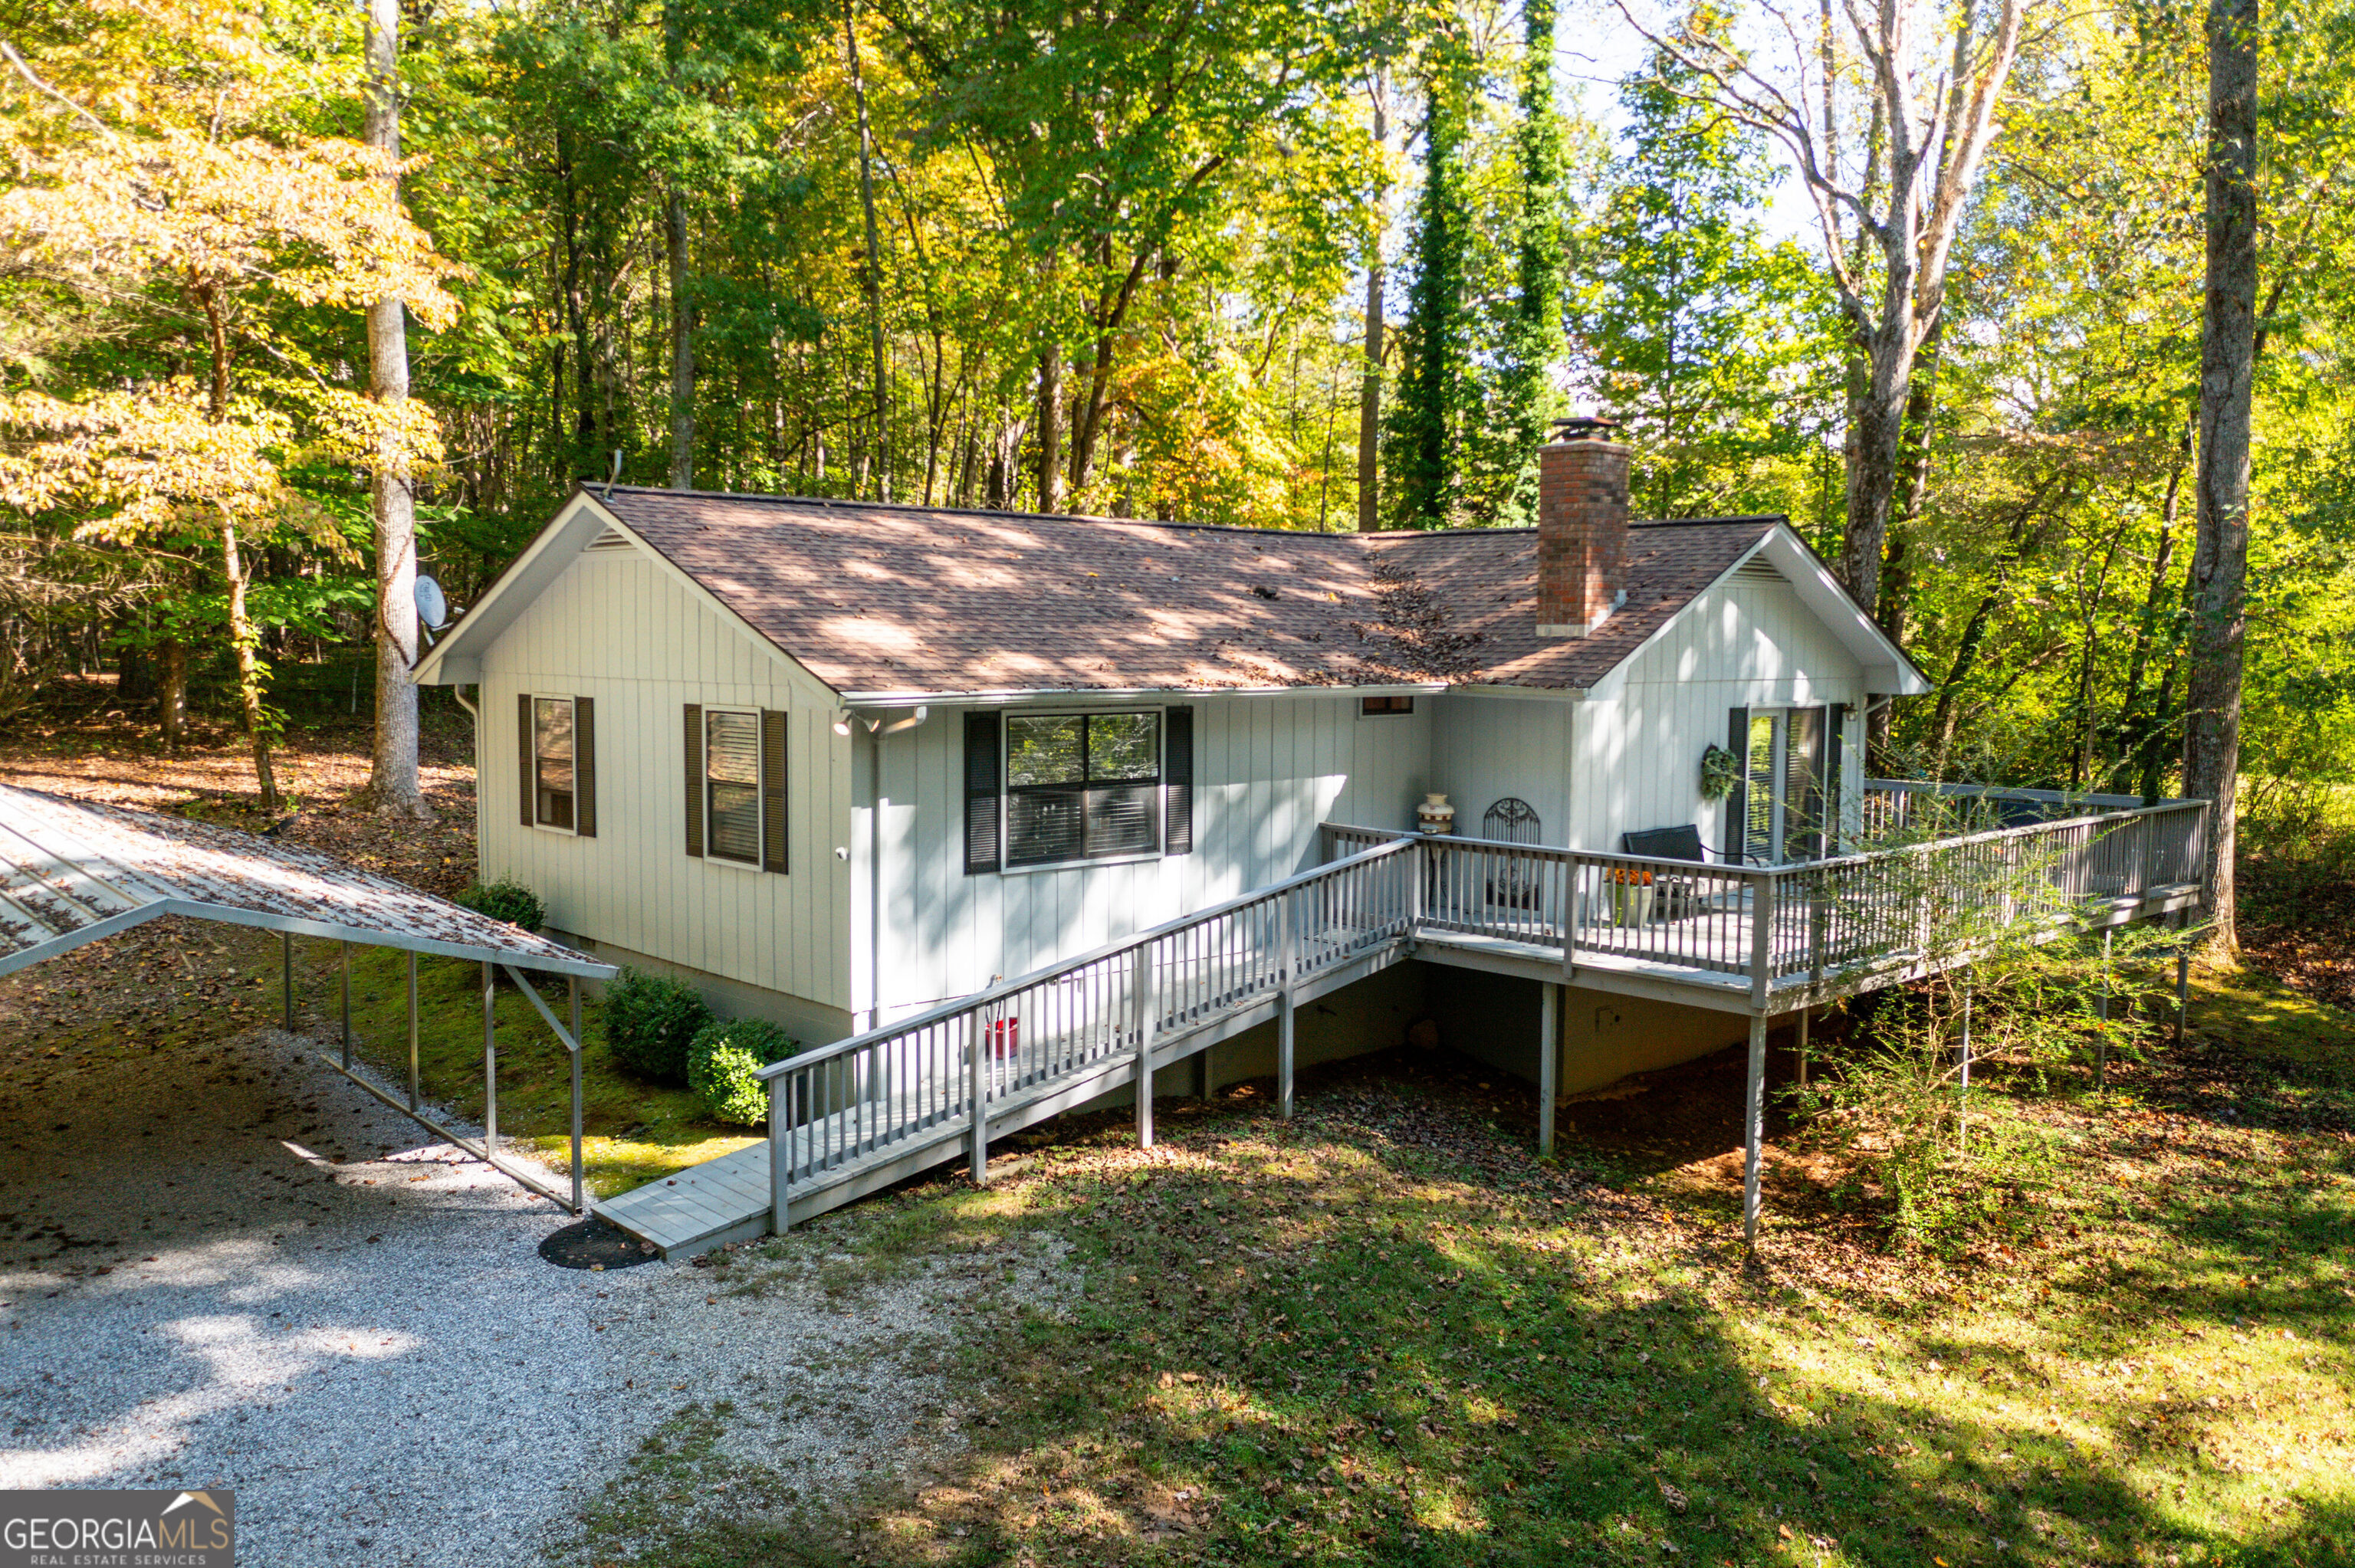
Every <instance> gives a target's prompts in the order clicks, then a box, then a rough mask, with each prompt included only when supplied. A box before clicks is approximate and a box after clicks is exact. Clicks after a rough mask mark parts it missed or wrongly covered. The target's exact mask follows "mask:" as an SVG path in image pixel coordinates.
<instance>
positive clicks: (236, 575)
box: [218, 512, 278, 811]
mask: <svg viewBox="0 0 2355 1568" xmlns="http://www.w3.org/2000/svg"><path fill="white" fill-rule="evenodd" d="M218 536H219V538H220V547H221V571H222V574H223V575H224V576H225V577H228V579H229V650H230V652H233V653H234V654H236V656H237V704H238V714H239V716H240V718H242V719H243V721H244V723H245V733H246V736H247V738H248V739H250V741H252V743H253V779H254V783H255V784H256V785H258V786H259V787H260V789H261V809H262V810H265V811H275V810H278V774H277V770H276V769H275V768H273V767H272V763H271V758H270V715H268V714H267V713H265V712H264V711H263V709H262V705H261V633H260V632H258V631H256V630H254V625H253V618H252V617H251V616H250V615H249V614H248V613H247V612H246V607H245V588H246V572H245V558H244V556H243V554H242V553H241V552H240V550H239V548H238V538H237V519H235V518H234V517H231V516H230V515H229V514H228V513H227V512H223V513H222V514H221V517H220V529H219V535H218Z"/></svg>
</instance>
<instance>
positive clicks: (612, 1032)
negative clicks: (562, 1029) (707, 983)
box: [605, 969, 711, 1084]
mask: <svg viewBox="0 0 2355 1568" xmlns="http://www.w3.org/2000/svg"><path fill="white" fill-rule="evenodd" d="M709 1022H711V1010H710V1009H709V1008H708V1007H706V1006H704V1005H703V999H702V998H701V997H699V996H698V995H696V994H695V988H694V987H693V986H690V985H688V984H687V982H686V981H685V980H673V979H671V978H670V977H669V976H668V975H650V974H642V973H640V972H639V971H638V970H636V969H623V971H622V972H621V974H620V976H619V977H618V978H616V979H615V980H614V981H613V984H611V985H609V986H607V987H606V988H605V1043H606V1044H608V1045H609V1046H611V1047H612V1048H613V1060H614V1061H616V1062H619V1063H620V1064H621V1065H623V1066H624V1067H626V1068H628V1069H629V1070H630V1071H631V1072H633V1073H635V1074H637V1075H639V1076H640V1077H643V1078H652V1079H655V1081H656V1082H658V1083H665V1084H677V1083H683V1082H685V1081H686V1078H687V1046H688V1045H689V1044H692V1043H693V1042H694V1039H695V1032H696V1031H697V1030H698V1029H700V1028H702V1027H703V1026H704V1025H705V1024H707V1023H709Z"/></svg>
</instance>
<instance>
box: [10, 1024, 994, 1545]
mask: <svg viewBox="0 0 2355 1568" xmlns="http://www.w3.org/2000/svg"><path fill="white" fill-rule="evenodd" d="M314 1049H316V1046H315V1044H314V1043H312V1042H307V1041H298V1040H296V1039H295V1038H293V1037H292V1036H289V1035H285V1034H282V1033H278V1032H276V1031H274V1030H261V1031H254V1032H251V1033H247V1034H244V1035H241V1036H240V1037H238V1038H237V1039H235V1040H232V1041H227V1042H222V1043H219V1044H215V1045H211V1046H208V1047H204V1048H201V1049H199V1050H197V1051H195V1052H192V1053H185V1054H184V1053H175V1052H160V1053H159V1052H132V1051H125V1050H123V1048H122V1047H121V1045H120V1044H119V1043H118V1044H115V1046H114V1048H113V1049H112V1050H101V1049H96V1048H93V1049H92V1050H91V1051H90V1052H89V1053H88V1054H86V1055H85V1056H83V1057H82V1058H81V1059H80V1060H76V1059H74V1058H72V1057H68V1058H66V1059H65V1060H62V1061H48V1062H44V1063H39V1064H37V1065H35V1066H34V1067H33V1068H31V1069H27V1067H26V1065H25V1063H24V1062H23V1061H22V1059H20V1060H19V1061H18V1063H17V1064H16V1068H17V1071H16V1082H15V1083H13V1084H10V1085H8V1086H6V1087H7V1088H8V1089H10V1090H22V1091H30V1092H22V1093H16V1094H15V1095H13V1100H14V1103H13V1105H12V1104H10V1103H8V1102H9V1100H10V1099H11V1098H12V1097H11V1096H5V1095H0V1422H5V1430H0V1488H14V1487H166V1486H169V1487H179V1486H187V1487H198V1486H203V1487H228V1488H230V1489H234V1491H235V1492H236V1494H237V1503H238V1513H239V1516H240V1549H241V1555H240V1560H241V1561H243V1562H246V1563H253V1564H257V1565H261V1568H271V1565H277V1564H286V1565H290V1568H292V1565H295V1564H300V1565H303V1568H331V1565H336V1564H343V1563H352V1564H356V1565H357V1564H362V1563H365V1564H368V1565H370V1568H374V1565H377V1564H389V1563H399V1564H419V1565H431V1564H445V1563H446V1564H452V1565H457V1564H468V1565H471V1564H475V1563H481V1562H483V1561H485V1560H487V1559H491V1558H494V1557H496V1558H499V1559H505V1560H509V1561H527V1560H529V1559H531V1558H534V1557H540V1556H550V1557H554V1558H556V1559H559V1560H569V1559H571V1558H572V1557H573V1556H574V1554H575V1551H576V1550H577V1545H575V1546H567V1545H564V1544H560V1543H564V1542H575V1540H576V1538H577V1537H578V1534H579V1531H578V1527H577V1522H576V1521H577V1520H578V1518H579V1516H580V1514H581V1510H582V1509H583V1507H584V1506H585V1504H586V1503H587V1502H588V1500H589V1499H590V1498H591V1495H592V1494H598V1493H602V1492H603V1491H604V1489H605V1487H606V1483H607V1482H608V1481H609V1480H611V1479H613V1478H615V1477H616V1476H619V1475H621V1474H623V1470H624V1467H625V1465H626V1462H627V1457H628V1456H629V1455H630V1454H631V1453H632V1452H633V1451H634V1448H635V1447H636V1446H637V1444H638V1442H639V1440H640V1438H642V1437H643V1436H645V1434H647V1433H648V1432H650V1431H652V1430H654V1429H655V1427H656V1426H657V1425H659V1424H660V1423H662V1422H663V1421H664V1420H665V1419H666V1417H668V1416H670V1415H671V1414H673V1413H675V1412H677V1410H679V1409H680V1408H681V1407H682V1406H684V1405H688V1404H709V1403H710V1402H713V1401H717V1400H721V1399H727V1400H730V1401H733V1402H735V1403H736V1408H737V1411H738V1414H734V1415H732V1416H731V1417H730V1419H731V1420H733V1421H734V1422H735V1423H736V1424H737V1425H738V1426H739V1428H740V1430H739V1431H738V1432H736V1433H735V1434H733V1436H734V1438H735V1442H734V1443H731V1444H730V1446H739V1445H742V1446H748V1447H751V1448H755V1449H758V1450H759V1451H761V1452H762V1453H763V1454H764V1455H765V1456H767V1458H768V1463H769V1465H770V1466H771V1467H773V1469H772V1474H773V1475H783V1476H786V1477H788V1478H791V1479H792V1481H793V1484H794V1492H795V1498H794V1499H793V1500H795V1501H803V1500H808V1499H814V1498H815V1499H822V1498H823V1497H825V1496H826V1495H827V1494H828V1493H829V1492H830V1491H832V1490H834V1489H836V1488H837V1485H838V1484H841V1483H847V1482H848V1481H850V1480H852V1479H854V1478H858V1477H860V1476H862V1475H867V1474H870V1473H871V1472H872V1467H875V1466H879V1465H883V1466H891V1465H898V1464H902V1463H908V1462H912V1461H913V1460H914V1459H915V1458H919V1457H922V1454H923V1452H924V1450H926V1449H927V1448H930V1449H932V1450H938V1449H940V1448H941V1447H942V1446H943V1445H953V1444H954V1436H947V1435H944V1434H945V1433H949V1432H953V1428H954V1422H953V1421H943V1419H942V1418H941V1417H942V1411H943V1398H942V1391H941V1390H939V1389H938V1388H937V1387H936V1386H934V1384H933V1380H932V1376H931V1374H930V1372H929V1368H928V1366H927V1364H926V1362H927V1358H930V1357H932V1354H933V1352H934V1351H936V1350H937V1348H938V1345H939V1342H940V1335H941V1333H942V1332H943V1330H941V1329H940V1328H939V1327H938V1325H940V1324H942V1323H943V1322H945V1321H954V1314H953V1313H952V1312H950V1311H946V1310H943V1308H945V1307H946V1306H947V1300H946V1293H947V1292H949V1291H951V1290H953V1289H954V1288H956V1284H957V1282H956V1280H955V1278H954V1271H921V1270H920V1271H918V1272H917V1273H916V1274H915V1275H913V1276H911V1277H909V1278H907V1279H904V1280H902V1281H900V1283H897V1284H894V1285H891V1286H889V1287H883V1288H881V1289H879V1290H877V1291H868V1292H863V1293H862V1296H861V1299H860V1300H859V1302H858V1308H857V1310H856V1311H855V1312H846V1311H844V1310H843V1309H842V1304H841V1303H840V1302H837V1301H829V1299H828V1298H826V1294H825V1292H823V1291H821V1290H818V1289H817V1288H816V1287H815V1285H813V1286H811V1287H808V1288H804V1289H788V1290H784V1291H782V1292H777V1293H772V1294H767V1295H762V1296H758V1297H735V1296H727V1295H715V1293H714V1289H713V1281H712V1280H711V1279H710V1278H709V1277H707V1271H704V1270H699V1269H696V1268H693V1267H690V1266H686V1265H683V1264H667V1265H666V1264H659V1263H656V1264H649V1265H646V1266H642V1267H635V1268H630V1269H626V1270H620V1271H611V1272H603V1273H591V1272H585V1271H576V1270H570V1269H562V1268H558V1267H555V1266H550V1265H549V1264H547V1263H545V1262H543V1261H542V1260H541V1259H540V1258H539V1257H538V1255H537V1253H536V1250H535V1249H536V1248H537V1246H538V1244H539V1242H540V1241H541V1240H542V1239H544V1238H545V1237H546V1236H547V1235H548V1234H549V1233H550V1232H551V1231H553V1230H555V1229H557V1228H558V1227H559V1226H560V1225H562V1224H566V1223H568V1220H569V1216H566V1215H563V1214H562V1213H559V1211H558V1210H557V1209H555V1208H554V1207H553V1206H552V1205H550V1204H549V1203H547V1202H542V1201H540V1200H538V1199H536V1198H531V1197H529V1196H527V1195H526V1194H524V1193H522V1192H519V1191H518V1190H517V1188H516V1187H515V1186H514V1185H513V1184H512V1183H510V1182H508V1181H506V1180H505V1179H503V1178H501V1177H498V1176H496V1175H495V1174H493V1173H492V1172H490V1171H488V1170H487V1169H486V1168H485V1167H484V1166H483V1165H481V1164H479V1163H475V1162H474V1161H471V1160H465V1159H464V1157H463V1156H461V1155H459V1154H457V1153H456V1151H454V1150H451V1149H450V1148H449V1147H448V1146H446V1145H435V1144H430V1143H425V1142H422V1141H421V1139H423V1138H424V1137H425V1136H426V1135H424V1134H423V1133H422V1131H421V1129H420V1128H417V1127H416V1126H415V1124H414V1123H411V1122H410V1121H408V1120H407V1119H406V1118H402V1117H400V1116H398V1115H396V1114H394V1113H392V1112H390V1111H389V1110H387V1109H385V1108H384V1107H381V1106H379V1105H378V1103H377V1102H376V1101H374V1100H373V1099H371V1098H369V1097H368V1096H367V1095H365V1094H363V1093H362V1092H361V1091H360V1090H358V1089H357V1088H356V1087H355V1086H351V1085H349V1084H347V1083H346V1082H344V1081H343V1080H342V1079H340V1078H338V1077H336V1075H334V1074H333V1073H331V1072H329V1071H327V1070H326V1069H325V1068H324V1067H322V1066H320V1065H317V1064H316V1063H315V1062H314V1061H313V1060H311V1058H310V1056H309V1052H310V1051H312V1050H314ZM27 1071H37V1072H39V1073H40V1074H41V1076H40V1077H39V1078H37V1080H36V1081H34V1082H31V1083H28V1082H27ZM453 1125H455V1124H453ZM797 1245H807V1246H809V1247H811V1248H813V1249H815V1247H817V1246H820V1245H823V1244H819V1243H815V1242H812V1243H809V1244H799V1243H797ZM723 1322H724V1323H725V1324H726V1325H727V1328H728V1330H730V1331H728V1332H724V1333H722V1332H714V1331H713V1330H715V1329H716V1328H718V1327H719V1325H720V1324H721V1323H723ZM779 1500H780V1499H768V1502H767V1505H766V1506H770V1507H774V1506H776V1505H777V1503H778V1501H779ZM744 1501H745V1503H746V1504H747V1505H755V1504H756V1501H757V1499H744Z"/></svg>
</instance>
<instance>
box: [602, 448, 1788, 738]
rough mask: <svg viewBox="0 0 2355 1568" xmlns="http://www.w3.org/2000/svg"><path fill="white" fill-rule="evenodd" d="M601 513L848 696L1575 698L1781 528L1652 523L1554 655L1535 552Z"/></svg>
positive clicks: (983, 518) (1419, 538) (1147, 528)
mask: <svg viewBox="0 0 2355 1568" xmlns="http://www.w3.org/2000/svg"><path fill="white" fill-rule="evenodd" d="M593 493H595V494H596V495H597V496H598V498H599V500H600V501H601V502H602V504H603V505H604V506H605V507H606V508H607V509H608V510H610V511H611V512H612V513H613V514H614V515H615V516H617V517H619V518H620V519H621V520H622V521H623V523H624V524H628V526H629V527H630V529H631V530H632V531H633V532H634V533H635V534H637V535H639V536H640V537H641V538H643V539H645V541H646V543H647V544H648V545H650V546H653V547H654V548H655V549H656V550H659V551H660V552H661V553H662V554H663V555H664V556H666V558H667V559H669V560H670V561H671V562H673V563H674V564H675V565H677V567H680V568H681V569H682V570H684V571H685V572H687V574H688V575H689V576H690V577H694V578H695V579H696V581H698V583H700V584H702V585H703V587H704V588H707V589H709V591H710V592H711V593H712V594H713V595H714V596H715V597H716V598H718V599H719V600H720V602H722V603H723V604H725V605H727V606H728V608H729V609H731V610H733V611H735V612H736V613H737V614H738V615H739V616H741V617H742V618H743V620H745V621H746V623H747V624H749V625H751V627H752V628H753V629H754V630H757V631H759V632H760V633H761V634H762V636H764V637H766V638H768V639H769V640H770V641H773V642H774V643H775V644H776V645H777V646H778V647H779V648H780V649H782V650H783V651H784V652H786V653H788V654H790V655H791V656H792V657H793V658H794V659H796V660H798V661H799V662H801V663H802V664H803V665H805V667H807V668H808V669H809V670H810V672H811V673H813V674H815V675H816V676H817V677H818V678H819V679H820V680H822V681H824V682H826V683H827V684H828V685H830V686H832V687H834V688H835V689H836V690H837V691H838V692H846V693H860V694H885V693H911V694H912V693H931V692H938V693H962V692H975V693H979V692H1006V691H1083V690H1090V689H1101V690H1122V689H1147V690H1179V689H1183V690H1220V689H1229V690H1231V689H1236V688H1249V687H1270V686H1312V685H1313V686H1369V685H1392V684H1407V683H1426V682H1445V683H1450V684H1467V683H1498V684H1508V685H1525V686H1538V687H1567V688H1581V687H1584V686H1586V685H1589V684H1591V683H1593V682H1594V681H1595V680H1597V679H1599V678H1600V677H1601V676H1603V675H1604V673H1607V672H1608V671H1610V670H1611V668H1612V667H1613V666H1614V665H1616V664H1617V663H1618V662H1620V661H1621V660H1622V659H1624V658H1625V657H1626V656H1627V655H1628V654H1629V653H1630V652H1634V651H1635V649H1636V646H1637V645H1639V644H1640V643H1641V642H1642V641H1644V640H1645V639H1646V637H1649V636H1650V635H1651V634H1652V632H1653V631H1655V630H1657V629H1658V628H1659V627H1660V626H1662V625H1664V624H1665V623H1666V622H1667V621H1668V619H1669V617H1671V616H1673V615H1674V614H1675V613H1676V612H1677V611H1678V609H1682V608H1683V607H1684V606H1685V605H1686V604H1688V603H1689V602H1690V601H1691V599H1692V598H1693V596H1694V595H1695V594H1698V593H1699V592H1700V590H1701V589H1702V588H1706V587H1707V586H1708V585H1709V584H1710V582H1711V581H1713V580H1714V579H1715V578H1716V577H1717V576H1718V575H1719V574H1720V573H1721V572H1722V571H1723V570H1724V569H1725V568H1726V567H1730V566H1732V564H1733V563H1734V562H1735V561H1737V560H1739V559H1740V558H1741V557H1742V556H1743V555H1744V554H1746V553H1747V552H1748V551H1749V550H1750V548H1751V547H1752V546H1754V545H1755V544H1757V543H1758V541H1759V540H1760V539H1762V538H1764V536H1765V535H1766V534H1767V533H1768V532H1769V531H1770V530H1771V529H1772V528H1773V527H1774V525H1775V524H1776V522H1777V521H1778V520H1777V519H1774V518H1765V517H1745V518H1729V519H1720V520H1713V521H1707V522H1694V523H1649V524H1636V526H1635V528H1634V530H1633V531H1632V533H1631V535H1630V537H1629V540H1628V555H1627V601H1626V604H1625V607H1624V608H1622V609H1620V610H1619V612H1618V613H1617V614H1614V616H1612V617H1611V619H1610V620H1608V621H1606V622H1605V623H1604V626H1603V628H1602V629H1601V630H1599V631H1598V632H1597V633H1596V634H1595V635H1594V636H1593V637H1589V638H1584V639H1578V640H1570V639H1564V640H1552V639H1544V640H1541V639H1540V638H1539V637H1538V635H1537V630H1536V615H1535V606H1536V601H1537V600H1536V594H1537V590H1536V572H1537V536H1536V534H1535V532H1534V531H1533V530H1529V529H1525V528H1521V529H1514V528H1494V529H1462V530H1455V531H1451V532H1446V533H1433V534H1305V533H1297V532H1293V531H1290V530H1280V529H1256V528H1220V527H1208V526H1202V525H1198V524H1169V523H1148V522H1133V521H1128V520H1125V519H1111V518H1082V517H1046V516H1038V515H1034V514H1023V513H1005V512H950V511H932V510H927V509H923V508H920V507H909V506H882V505H873V504H863V503H853V502H825V501H811V500H804V499H799V498H795V497H789V496H765V495H722V494H711V493H702V492H694V491H675V490H651V489H637V488H632V487H625V486H618V485H617V486H615V487H614V488H613V491H612V493H610V495H608V494H607V493H605V492H604V491H603V490H602V488H600V489H598V490H596V491H594V492H593Z"/></svg>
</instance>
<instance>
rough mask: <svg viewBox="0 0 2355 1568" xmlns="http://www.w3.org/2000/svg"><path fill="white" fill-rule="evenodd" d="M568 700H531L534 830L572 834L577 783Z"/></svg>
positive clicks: (569, 702) (532, 815)
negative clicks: (537, 828)
mask: <svg viewBox="0 0 2355 1568" xmlns="http://www.w3.org/2000/svg"><path fill="white" fill-rule="evenodd" d="M573 742H574V726H573V714H572V699H571V698H570V697H538V696H536V697H534V698H532V700H531V801H532V805H531V820H532V821H533V823H534V824H535V825H536V826H538V827H543V828H555V829H557V830H559V832H568V833H569V832H572V831H573V830H574V827H575V817H574V810H573V807H574V803H575V802H574V794H575V789H576V787H577V784H578V782H579V779H578V773H577V770H576V768H575V758H574V745H573Z"/></svg>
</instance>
